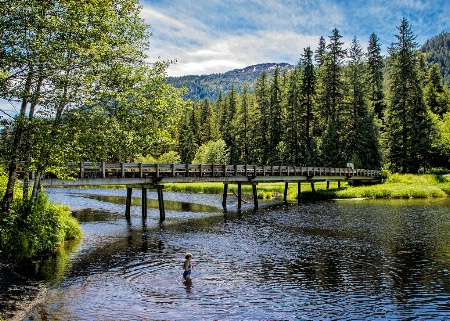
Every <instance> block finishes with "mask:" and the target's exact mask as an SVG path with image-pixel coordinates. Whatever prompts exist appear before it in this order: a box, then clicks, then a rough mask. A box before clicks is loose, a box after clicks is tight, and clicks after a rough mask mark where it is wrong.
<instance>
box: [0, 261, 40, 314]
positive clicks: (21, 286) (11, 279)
mask: <svg viewBox="0 0 450 321" xmlns="http://www.w3.org/2000/svg"><path fill="white" fill-rule="evenodd" d="M2 261H3V259H2ZM46 294H47V286H46V285H45V284H44V283H43V282H39V281H36V280H32V279H29V278H26V277H24V276H22V275H20V274H18V273H16V272H14V271H13V268H12V267H11V265H9V264H6V263H4V261H3V262H0V295H1V297H2V300H1V301H0V320H8V321H20V320H23V319H24V318H26V317H27V315H28V313H30V311H31V309H32V308H33V307H34V306H36V305H37V304H39V303H40V302H42V301H43V300H44V299H45V296H46Z"/></svg>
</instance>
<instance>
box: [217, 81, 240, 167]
mask: <svg viewBox="0 0 450 321" xmlns="http://www.w3.org/2000/svg"><path fill="white" fill-rule="evenodd" d="M237 105H238V94H237V93H236V91H235V90H234V86H233V85H231V90H230V92H229V93H228V95H227V97H226V98H225V104H224V106H223V109H222V126H221V133H222V139H223V140H224V141H225V143H226V144H227V148H228V150H229V152H230V161H231V163H232V164H237V161H238V152H237V148H236V145H235V139H234V136H235V132H236V131H235V128H234V126H233V124H234V122H233V120H234V118H235V117H236V111H237V108H238V107H237Z"/></svg>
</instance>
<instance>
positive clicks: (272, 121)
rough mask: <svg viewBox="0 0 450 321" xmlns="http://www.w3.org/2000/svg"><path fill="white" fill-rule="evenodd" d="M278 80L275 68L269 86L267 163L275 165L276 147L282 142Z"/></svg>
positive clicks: (277, 68) (278, 69)
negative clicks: (268, 151)
mask: <svg viewBox="0 0 450 321" xmlns="http://www.w3.org/2000/svg"><path fill="white" fill-rule="evenodd" d="M279 80H280V68H279V67H278V66H277V67H276V68H275V71H274V73H273V76H272V83H271V86H270V106H269V119H268V123H269V127H268V131H269V146H268V147H269V150H270V153H269V163H271V164H276V163H277V160H278V159H279V157H278V155H277V146H278V144H279V143H280V142H281V140H282V136H283V127H282V112H283V111H282V100H283V96H282V87H281V84H280V82H279Z"/></svg>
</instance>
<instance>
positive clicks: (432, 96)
mask: <svg viewBox="0 0 450 321" xmlns="http://www.w3.org/2000/svg"><path fill="white" fill-rule="evenodd" d="M424 99H425V103H426V104H427V107H428V108H429V109H430V110H431V111H432V112H433V113H434V114H436V115H438V116H440V117H442V116H443V115H444V114H445V113H446V112H448V111H450V106H449V105H450V96H449V93H448V90H447V89H446V88H444V85H443V84H442V77H441V74H440V72H439V65H438V64H434V65H433V66H432V67H431V68H430V69H429V71H428V76H427V79H426V84H425V88H424Z"/></svg>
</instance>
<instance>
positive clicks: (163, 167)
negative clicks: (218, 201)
mask: <svg viewBox="0 0 450 321" xmlns="http://www.w3.org/2000/svg"><path fill="white" fill-rule="evenodd" d="M68 165H69V167H71V168H74V169H78V170H79V178H83V177H93V176H94V177H103V178H104V177H112V176H116V177H126V176H127V175H132V176H134V177H136V176H138V177H149V176H151V177H177V176H185V177H189V176H200V177H226V176H244V177H256V176H307V177H314V176H346V177H353V176H360V177H373V178H380V177H381V171H380V170H367V169H353V168H348V167H345V168H337V167H314V166H309V167H304V166H289V165H220V164H153V163H105V162H80V163H69V164H68Z"/></svg>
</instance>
